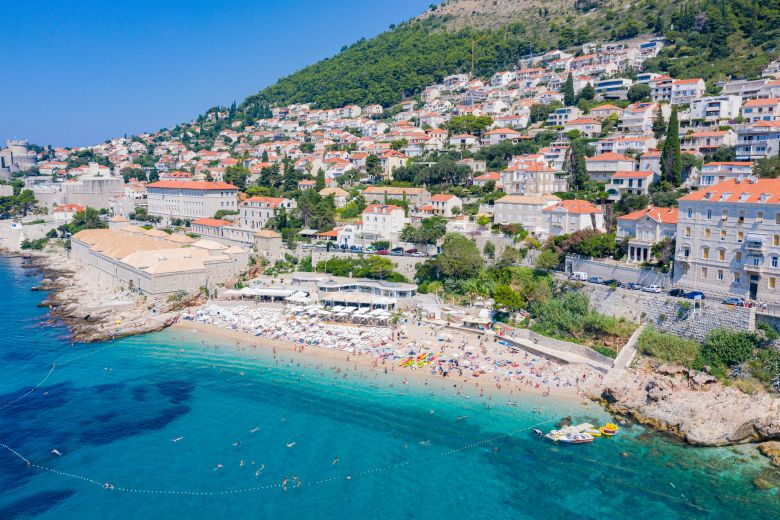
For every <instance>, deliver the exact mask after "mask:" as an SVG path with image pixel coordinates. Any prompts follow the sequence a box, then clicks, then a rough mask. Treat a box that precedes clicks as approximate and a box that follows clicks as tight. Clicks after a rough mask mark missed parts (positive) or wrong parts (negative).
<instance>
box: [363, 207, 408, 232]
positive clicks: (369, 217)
mask: <svg viewBox="0 0 780 520" xmlns="http://www.w3.org/2000/svg"><path fill="white" fill-rule="evenodd" d="M405 224H406V216H405V214H404V209H403V208H402V207H400V206H395V205H392V204H370V205H369V206H367V207H366V209H364V210H363V223H362V224H361V226H360V227H361V229H360V231H361V232H362V233H363V234H368V235H373V236H375V237H376V239H375V240H392V239H393V238H394V236H397V235H398V233H400V232H401V230H402V229H403V227H404V225H405Z"/></svg>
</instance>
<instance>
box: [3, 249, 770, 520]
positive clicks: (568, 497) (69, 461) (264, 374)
mask: <svg viewBox="0 0 780 520" xmlns="http://www.w3.org/2000/svg"><path fill="white" fill-rule="evenodd" d="M40 283H41V278H40V275H38V274H36V273H34V272H33V270H31V269H24V268H22V266H21V260H20V259H17V258H0V301H3V302H5V303H4V304H3V305H2V306H0V324H1V326H0V331H2V332H1V333H0V360H1V362H0V443H1V445H0V519H3V520H9V519H21V518H25V519H27V518H35V519H60V520H61V519H80V520H86V519H112V518H116V519H145V518H160V519H183V518H188V519H200V518H221V519H232V518H237V519H244V518H246V519H250V518H251V519H258V518H259V519H263V518H284V519H286V518H295V519H308V518H337V519H358V518H360V519H371V518H377V519H379V518H382V519H429V518H430V519H438V518H442V519H447V520H455V519H482V518H485V519H526V518H527V519H559V518H561V519H563V518H593V519H603V518H621V517H623V518H625V517H639V518H653V519H666V518H670V519H672V518H673V519H677V518H681V519H688V518H691V519H694V518H739V519H740V520H746V519H750V518H761V519H768V518H780V496H779V495H778V491H777V489H769V490H767V489H759V487H757V486H756V485H755V484H754V481H756V480H758V481H766V480H767V479H771V477H772V474H771V472H772V470H771V469H770V467H769V466H768V465H767V463H766V461H765V460H764V459H763V458H762V457H760V456H759V455H757V453H756V451H755V450H754V449H753V448H750V447H736V448H692V447H689V446H685V445H682V444H680V443H678V442H675V441H673V440H671V439H669V438H668V437H666V436H663V435H661V434H658V433H655V432H652V431H649V430H647V429H645V428H643V427H641V426H638V425H634V426H629V427H623V428H622V429H621V431H620V433H619V434H618V435H617V436H615V437H613V438H600V439H597V440H596V442H594V443H593V444H589V445H555V444H553V443H551V442H548V441H545V440H543V439H540V438H537V437H536V436H535V435H534V434H533V432H532V430H531V428H534V427H536V428H540V429H543V430H545V431H546V430H549V429H552V428H553V427H554V426H555V425H556V424H557V423H558V422H559V421H560V420H562V419H564V418H566V417H570V418H571V420H573V421H575V422H577V421H589V422H594V423H604V422H605V421H608V420H610V419H611V417H610V416H609V415H608V414H607V413H606V412H605V411H604V410H603V409H602V408H601V407H599V406H598V405H596V404H588V403H582V402H580V401H578V400H571V399H561V398H552V397H550V398H544V397H541V396H539V397H532V396H527V395H522V396H517V398H516V399H517V404H516V405H512V404H511V403H510V404H507V403H506V402H501V400H499V399H497V398H492V399H487V398H480V397H479V396H478V395H471V396H465V395H457V393H454V392H449V391H446V390H441V389H440V388H437V389H432V388H430V387H428V386H427V385H425V384H422V383H421V382H420V383H415V384H409V385H405V384H401V383H400V382H399V381H398V378H394V377H388V376H384V374H376V375H374V374H370V375H367V376H365V377H359V376H358V375H357V374H354V373H353V374H350V373H348V372H336V371H334V370H331V369H330V367H328V366H325V365H322V366H320V364H319V362H318V361H317V360H316V359H313V358H308V357H303V356H299V357H297V358H294V359H291V355H290V354H289V353H288V354H278V355H276V356H274V355H273V353H271V352H267V351H261V352H245V351H237V350H236V349H235V345H231V344H230V342H229V341H226V340H219V339H215V338H212V337H208V336H204V335H202V334H197V333H195V332H189V331H187V330H184V331H182V330H181V329H176V330H174V329H169V330H166V331H162V332H159V333H153V334H147V335H143V336H135V337H130V338H124V339H120V340H116V341H111V342H107V343H95V344H79V343H76V344H74V343H72V342H71V341H70V340H69V338H68V331H67V329H66V328H64V327H63V326H61V325H58V324H57V323H52V322H51V321H50V316H49V314H48V311H47V309H44V308H39V307H37V304H38V303H39V302H40V301H41V300H42V299H44V298H45V293H42V292H33V291H31V289H32V288H33V287H35V286H36V285H38V284H40ZM345 375H346V377H345ZM53 450H56V452H54V451H53ZM57 453H58V454H59V455H58V454H57ZM285 481H286V485H285ZM764 487H765V486H764Z"/></svg>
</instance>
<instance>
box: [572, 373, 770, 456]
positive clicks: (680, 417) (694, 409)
mask: <svg viewBox="0 0 780 520" xmlns="http://www.w3.org/2000/svg"><path fill="white" fill-rule="evenodd" d="M588 393H589V395H590V397H591V398H593V399H598V400H602V401H603V402H604V403H605V404H606V406H607V408H608V409H609V410H610V411H612V412H613V413H619V414H624V415H630V416H633V417H634V418H635V419H636V420H637V421H639V422H641V423H644V424H647V425H650V426H653V427H655V428H656V429H658V430H661V431H666V432H668V433H670V434H672V435H674V436H675V437H678V438H680V439H682V440H684V441H685V442H687V443H689V444H694V445H699V446H724V445H729V444H739V443H746V442H759V441H768V440H780V399H778V398H775V397H773V396H771V395H769V394H766V393H761V394H756V395H747V394H745V393H743V392H741V391H740V390H738V389H737V388H733V387H728V386H724V385H723V384H721V383H719V382H718V381H717V380H716V379H715V378H714V377H712V376H710V375H708V374H704V373H701V372H696V371H689V370H688V369H685V368H681V367H674V366H670V365H662V366H660V367H652V366H650V365H649V364H648V363H646V362H645V363H640V367H639V368H637V369H626V370H622V369H614V370H612V371H610V373H609V374H607V376H605V377H604V380H603V382H602V385H601V387H600V388H599V387H596V386H595V385H594V386H593V387H591V388H590V389H588Z"/></svg>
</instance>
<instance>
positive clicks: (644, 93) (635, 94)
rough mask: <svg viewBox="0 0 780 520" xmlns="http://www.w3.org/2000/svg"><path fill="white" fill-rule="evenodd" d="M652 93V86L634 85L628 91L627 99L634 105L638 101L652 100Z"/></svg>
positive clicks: (645, 84)
mask: <svg viewBox="0 0 780 520" xmlns="http://www.w3.org/2000/svg"><path fill="white" fill-rule="evenodd" d="M650 93H651V92H650V85H648V84H647V83H634V84H633V85H631V87H630V88H629V89H628V92H627V93H626V97H627V98H628V100H629V101H631V102H632V103H636V102H637V101H642V100H646V99H650Z"/></svg>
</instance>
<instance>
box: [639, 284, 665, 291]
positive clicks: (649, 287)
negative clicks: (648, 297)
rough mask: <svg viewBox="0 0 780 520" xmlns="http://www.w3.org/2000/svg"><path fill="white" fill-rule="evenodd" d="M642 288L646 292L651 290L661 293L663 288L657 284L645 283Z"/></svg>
mask: <svg viewBox="0 0 780 520" xmlns="http://www.w3.org/2000/svg"><path fill="white" fill-rule="evenodd" d="M642 290H643V291H644V292H651V293H660V292H661V288H660V287H659V286H657V285H645V286H644V287H642Z"/></svg>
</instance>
